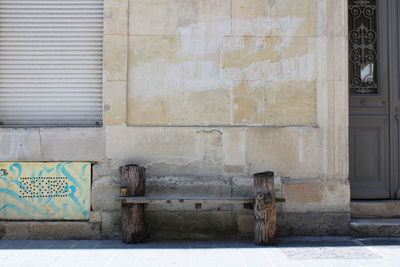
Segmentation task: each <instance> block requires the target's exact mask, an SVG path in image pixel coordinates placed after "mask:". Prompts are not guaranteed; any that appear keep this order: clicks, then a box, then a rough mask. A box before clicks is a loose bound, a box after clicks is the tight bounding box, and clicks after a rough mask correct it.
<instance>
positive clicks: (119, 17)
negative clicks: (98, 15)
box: [104, 0, 129, 34]
mask: <svg viewBox="0 0 400 267" xmlns="http://www.w3.org/2000/svg"><path fill="white" fill-rule="evenodd" d="M128 1H129V0H104V34H128Z"/></svg>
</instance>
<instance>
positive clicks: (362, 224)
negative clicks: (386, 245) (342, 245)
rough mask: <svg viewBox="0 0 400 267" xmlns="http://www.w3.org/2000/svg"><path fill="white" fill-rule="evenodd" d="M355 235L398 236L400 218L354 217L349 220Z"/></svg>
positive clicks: (399, 233)
mask: <svg viewBox="0 0 400 267" xmlns="http://www.w3.org/2000/svg"><path fill="white" fill-rule="evenodd" d="M350 227H351V230H352V235H353V236H356V237H400V219H399V218H391V219H355V220H352V221H351V222H350Z"/></svg>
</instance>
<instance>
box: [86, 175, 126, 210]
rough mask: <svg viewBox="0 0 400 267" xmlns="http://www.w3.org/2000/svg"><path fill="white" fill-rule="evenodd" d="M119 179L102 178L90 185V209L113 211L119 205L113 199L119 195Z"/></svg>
mask: <svg viewBox="0 0 400 267" xmlns="http://www.w3.org/2000/svg"><path fill="white" fill-rule="evenodd" d="M119 188H120V184H119V179H118V178H116V177H107V176H106V177H102V178H100V179H97V180H96V181H94V182H93V184H92V209H93V210H95V211H115V210H118V209H119V208H120V203H119V202H118V201H116V200H115V199H114V198H115V197H116V196H118V195H119Z"/></svg>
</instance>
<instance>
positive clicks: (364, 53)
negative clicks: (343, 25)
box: [349, 0, 378, 95]
mask: <svg viewBox="0 0 400 267" xmlns="http://www.w3.org/2000/svg"><path fill="white" fill-rule="evenodd" d="M376 28H377V27H376V0H349V70H350V93H351V94H353V95H365V94H366V95H369V94H377V93H378V86H377V78H376V77H377V68H376V66H377V32H376Z"/></svg>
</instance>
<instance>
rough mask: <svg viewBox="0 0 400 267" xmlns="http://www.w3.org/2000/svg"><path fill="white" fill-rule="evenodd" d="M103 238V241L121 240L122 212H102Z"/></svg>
mask: <svg viewBox="0 0 400 267" xmlns="http://www.w3.org/2000/svg"><path fill="white" fill-rule="evenodd" d="M101 218H102V223H101V236H102V238H103V239H119V238H120V234H121V211H115V212H105V211H102V212H101Z"/></svg>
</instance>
